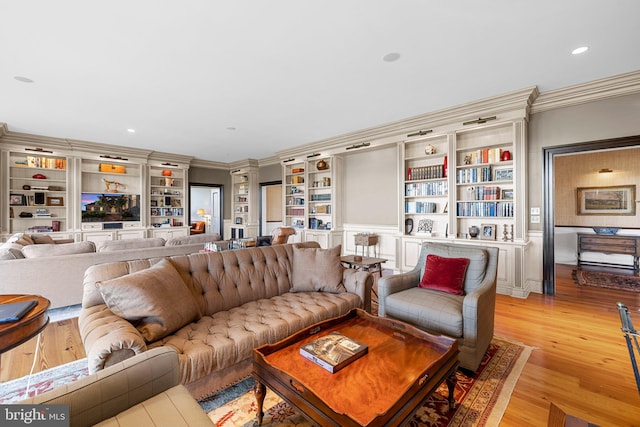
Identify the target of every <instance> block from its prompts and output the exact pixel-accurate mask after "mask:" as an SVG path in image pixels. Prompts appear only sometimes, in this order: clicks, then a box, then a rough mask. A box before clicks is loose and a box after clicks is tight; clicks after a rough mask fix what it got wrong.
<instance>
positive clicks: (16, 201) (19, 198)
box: [9, 194, 27, 206]
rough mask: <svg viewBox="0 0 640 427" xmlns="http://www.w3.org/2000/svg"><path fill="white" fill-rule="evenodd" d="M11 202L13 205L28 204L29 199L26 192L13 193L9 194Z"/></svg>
mask: <svg viewBox="0 0 640 427" xmlns="http://www.w3.org/2000/svg"><path fill="white" fill-rule="evenodd" d="M9 204H10V205H11V206H26V204H27V199H26V198H25V196H24V194H11V195H9Z"/></svg>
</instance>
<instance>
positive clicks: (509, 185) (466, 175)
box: [455, 122, 521, 241]
mask: <svg viewBox="0 0 640 427" xmlns="http://www.w3.org/2000/svg"><path fill="white" fill-rule="evenodd" d="M514 135H515V132H514V129H513V123H511V122H508V123H502V124H500V123H498V124H495V125H494V124H491V125H486V126H483V127H479V128H477V129H473V130H469V131H459V132H458V133H457V134H456V169H455V171H456V174H455V178H456V183H455V185H456V192H455V196H456V200H455V209H456V210H455V213H456V231H457V237H459V238H467V237H470V232H469V229H470V227H473V226H476V227H479V228H480V230H481V232H484V231H485V230H484V229H483V228H482V226H483V224H486V225H489V226H491V227H493V228H494V230H493V233H495V234H494V237H495V238H496V239H497V240H503V241H511V240H513V238H514V237H513V233H514V231H513V229H514V218H516V203H515V199H514V196H515V191H514V172H518V171H517V170H515V171H514V164H515V163H514V156H515V155H516V154H515V153H516V151H517V152H518V155H520V153H521V151H520V150H518V149H517V147H516V146H515V141H514ZM481 237H486V236H481Z"/></svg>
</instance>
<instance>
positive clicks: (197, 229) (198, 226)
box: [189, 221, 205, 234]
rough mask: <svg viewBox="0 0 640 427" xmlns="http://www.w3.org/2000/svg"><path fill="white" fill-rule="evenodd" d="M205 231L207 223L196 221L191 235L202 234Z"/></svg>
mask: <svg viewBox="0 0 640 427" xmlns="http://www.w3.org/2000/svg"><path fill="white" fill-rule="evenodd" d="M204 231H205V222H204V221H196V222H193V223H191V232H190V233H189V234H202V233H204Z"/></svg>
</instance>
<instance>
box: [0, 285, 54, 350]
mask: <svg viewBox="0 0 640 427" xmlns="http://www.w3.org/2000/svg"><path fill="white" fill-rule="evenodd" d="M31 300H35V301H37V302H38V305H36V306H35V307H33V308H32V309H31V310H29V312H28V313H27V314H25V315H24V316H23V317H22V319H20V320H18V321H17V322H11V323H2V324H0V354H2V353H4V352H5V351H7V350H11V349H12V348H14V347H17V346H19V345H20V344H22V343H24V342H26V341H28V340H30V339H31V338H33V337H34V336H36V335H38V334H39V333H40V332H42V330H43V329H44V328H45V327H46V326H47V325H48V324H49V315H48V314H47V309H48V308H49V305H50V302H49V300H48V299H46V298H44V297H41V296H39V295H0V304H9V303H14V302H22V301H31Z"/></svg>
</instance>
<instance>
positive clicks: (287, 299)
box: [149, 292, 362, 384]
mask: <svg viewBox="0 0 640 427" xmlns="http://www.w3.org/2000/svg"><path fill="white" fill-rule="evenodd" d="M361 304H362V302H361V300H360V297H359V296H357V295H355V294H352V293H346V292H345V293H341V294H331V293H324V292H296V293H285V294H282V295H279V296H275V297H272V298H269V299H260V300H257V301H251V302H248V303H246V304H243V305H241V306H239V307H235V308H231V309H229V310H226V311H219V312H216V313H214V314H213V315H211V316H203V317H202V318H201V319H200V320H199V321H198V322H195V323H191V324H189V325H187V326H185V327H183V328H181V329H179V330H178V331H176V332H175V333H174V334H173V335H170V336H168V337H166V338H164V339H163V340H161V341H157V342H155V343H152V344H150V345H149V347H150V348H153V347H157V346H160V345H165V346H170V347H172V348H174V349H175V350H176V351H177V352H178V355H179V358H180V366H181V370H182V372H181V376H182V378H181V382H182V383H183V384H188V383H191V382H193V381H196V380H198V379H200V378H202V377H205V376H207V375H209V374H211V373H214V372H216V371H219V370H221V369H224V368H227V367H230V366H232V365H235V364H237V363H239V362H241V361H243V360H247V359H249V358H251V357H252V351H253V348H254V347H257V346H260V345H263V344H267V343H275V342H277V341H279V340H281V339H283V338H286V337H288V336H289V335H291V334H293V333H295V332H297V331H299V330H301V329H303V328H305V327H307V326H310V325H313V324H314V323H317V322H320V321H322V320H326V319H329V318H332V317H336V316H340V315H342V314H345V313H347V312H349V311H350V310H351V309H353V308H359V307H361Z"/></svg>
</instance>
